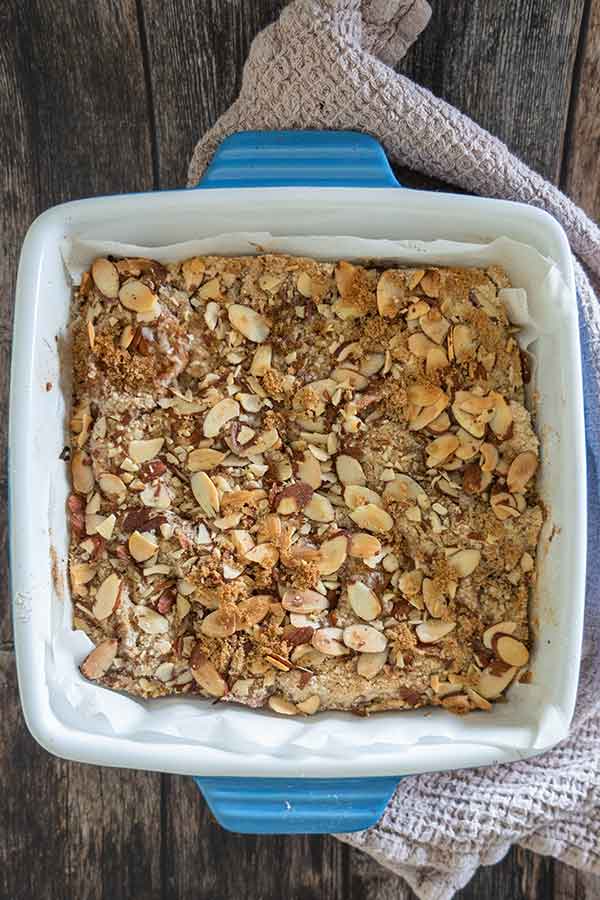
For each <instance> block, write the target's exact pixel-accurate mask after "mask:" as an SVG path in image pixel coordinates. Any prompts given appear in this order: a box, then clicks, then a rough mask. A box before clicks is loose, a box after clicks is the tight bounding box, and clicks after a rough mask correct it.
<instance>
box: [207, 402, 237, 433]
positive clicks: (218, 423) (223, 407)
mask: <svg viewBox="0 0 600 900" xmlns="http://www.w3.org/2000/svg"><path fill="white" fill-rule="evenodd" d="M239 414H240V405H239V403H238V402H237V400H232V399H231V397H226V398H225V399H224V400H219V402H218V403H215V405H214V406H213V407H212V409H209V411H208V412H207V414H206V416H205V418H204V424H203V426H202V430H203V432H204V437H207V438H211V437H216V436H217V435H218V433H219V432H220V431H221V429H222V428H223V426H224V425H226V424H227V422H230V421H231V419H236V418H237V417H238V416H239Z"/></svg>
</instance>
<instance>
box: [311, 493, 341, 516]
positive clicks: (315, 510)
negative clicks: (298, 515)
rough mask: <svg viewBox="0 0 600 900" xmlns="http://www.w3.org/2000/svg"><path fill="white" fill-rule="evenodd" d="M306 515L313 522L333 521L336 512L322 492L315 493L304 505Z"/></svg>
mask: <svg viewBox="0 0 600 900" xmlns="http://www.w3.org/2000/svg"><path fill="white" fill-rule="evenodd" d="M304 515H305V516H306V517H307V518H308V519H312V521H313V522H333V520H334V519H335V512H334V509H333V506H332V505H331V502H330V501H329V500H328V499H327V497H324V496H323V495H322V494H316V493H315V494H313V495H312V498H311V500H310V502H309V503H307V504H306V506H305V507H304Z"/></svg>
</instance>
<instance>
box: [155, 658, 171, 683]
mask: <svg viewBox="0 0 600 900" xmlns="http://www.w3.org/2000/svg"><path fill="white" fill-rule="evenodd" d="M174 671H175V665H174V664H173V663H170V662H164V663H161V664H160V665H159V666H157V667H156V669H155V670H154V677H155V678H156V679H158V681H162V682H163V684H168V682H169V681H171V679H172V678H173V672H174Z"/></svg>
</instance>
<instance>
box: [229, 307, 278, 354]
mask: <svg viewBox="0 0 600 900" xmlns="http://www.w3.org/2000/svg"><path fill="white" fill-rule="evenodd" d="M227 315H228V317H229V321H230V322H231V324H232V325H233V327H234V328H235V330H236V331H239V332H240V334H243V335H244V337H245V338H247V339H248V340H249V341H253V343H255V344H262V343H263V341H266V339H267V337H268V335H269V331H270V330H271V329H270V327H269V324H268V323H267V320H266V319H265V317H264V316H261V315H260V313H257V312H256V310H255V309H252V308H251V307H250V306H242V304H241V303H232V304H231V305H230V306H228V307H227Z"/></svg>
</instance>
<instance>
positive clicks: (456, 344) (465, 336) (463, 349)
mask: <svg viewBox="0 0 600 900" xmlns="http://www.w3.org/2000/svg"><path fill="white" fill-rule="evenodd" d="M452 348H453V353H454V359H456V362H458V363H464V362H467V360H469V359H471V357H472V356H473V354H474V353H475V344H474V341H473V334H472V332H471V329H470V328H469V326H468V325H455V326H454V328H453V329H452Z"/></svg>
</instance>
